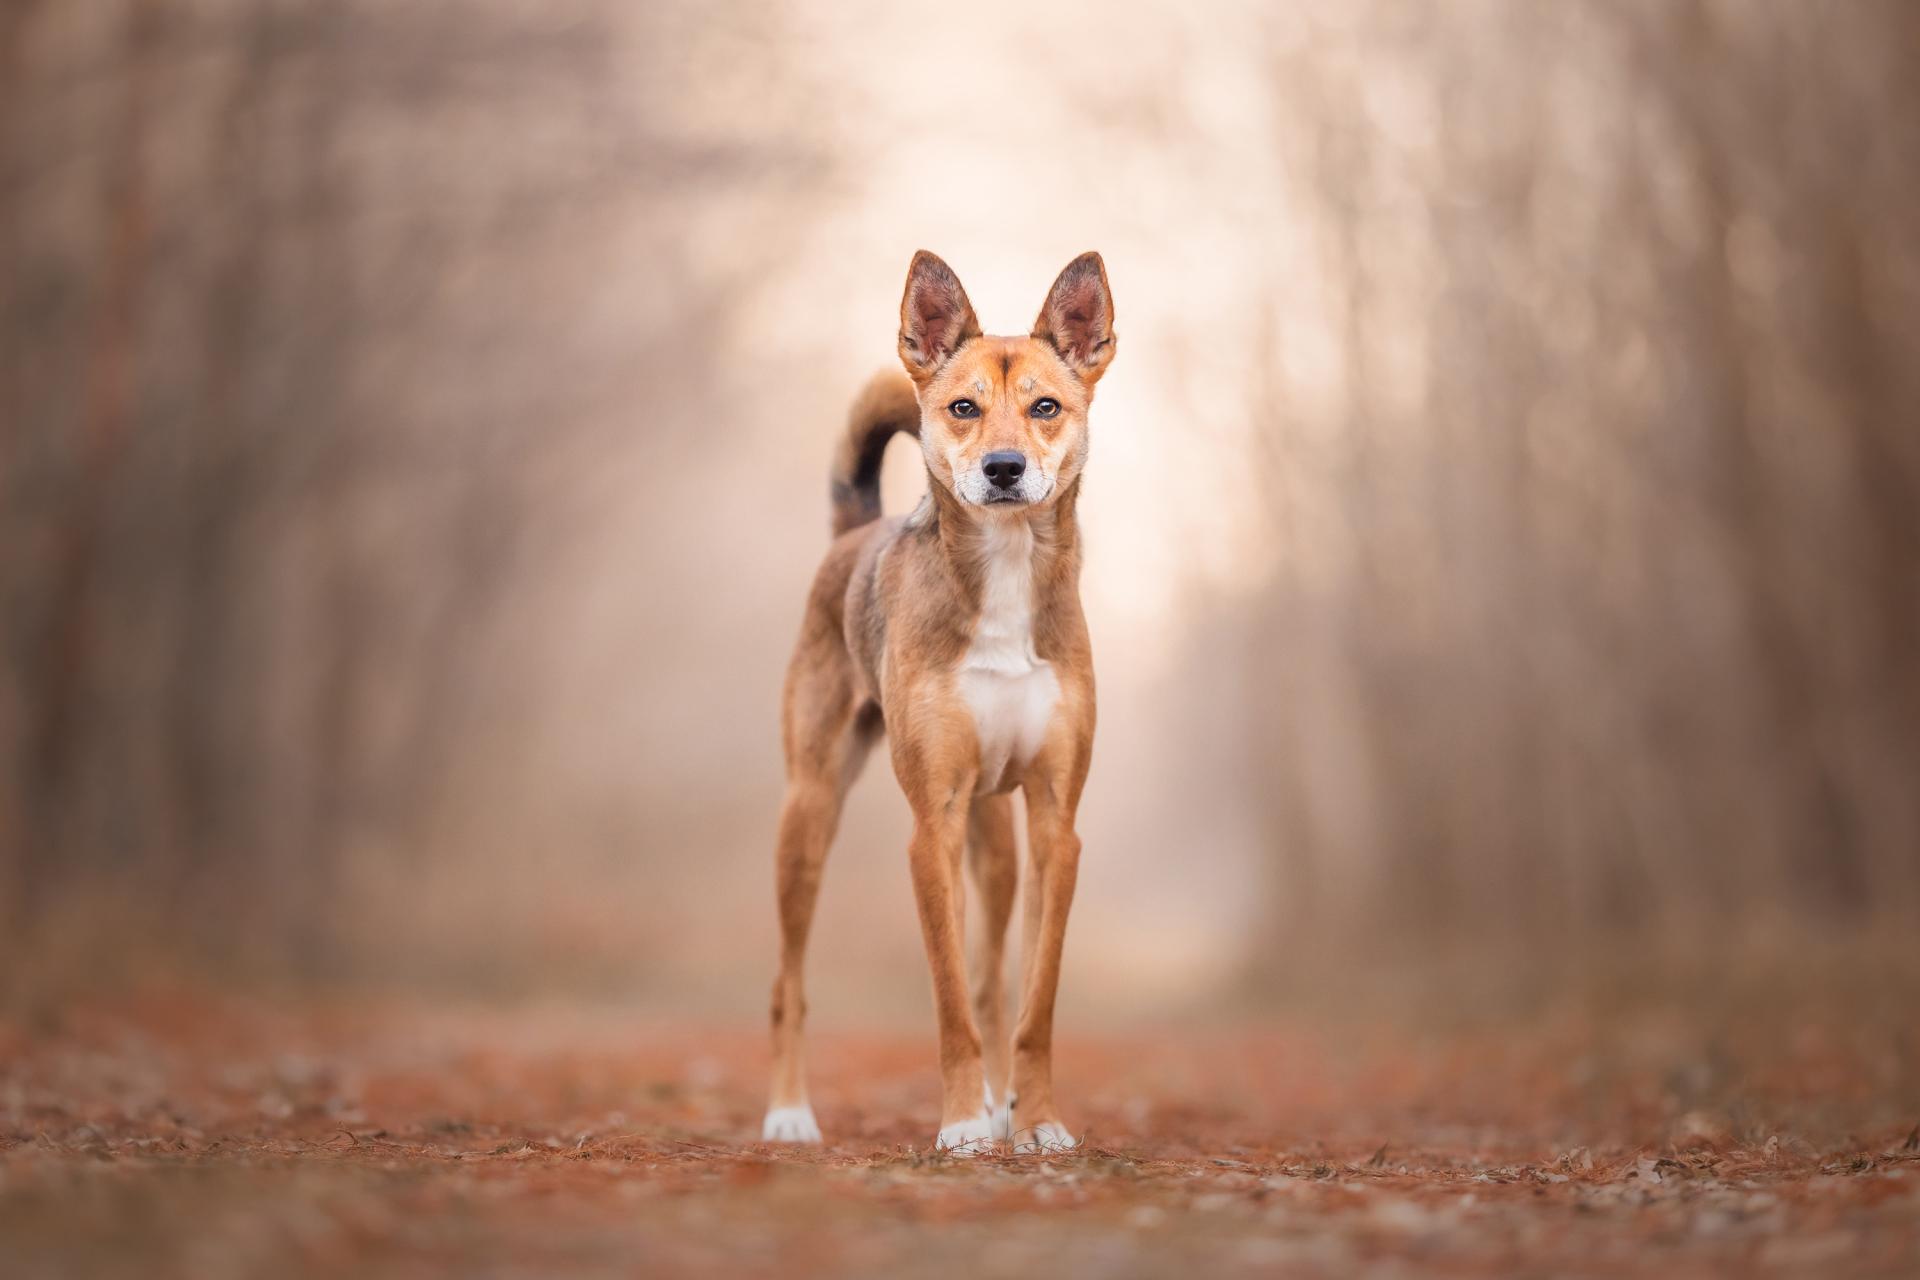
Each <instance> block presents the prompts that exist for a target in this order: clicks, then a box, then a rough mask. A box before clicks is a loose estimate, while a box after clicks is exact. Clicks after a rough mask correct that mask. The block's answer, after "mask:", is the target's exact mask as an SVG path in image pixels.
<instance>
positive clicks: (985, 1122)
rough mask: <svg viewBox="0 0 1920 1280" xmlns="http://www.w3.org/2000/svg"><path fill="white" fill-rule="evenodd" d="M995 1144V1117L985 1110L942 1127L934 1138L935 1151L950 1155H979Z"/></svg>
mask: <svg viewBox="0 0 1920 1280" xmlns="http://www.w3.org/2000/svg"><path fill="white" fill-rule="evenodd" d="M992 1145H993V1119H992V1117H991V1116H990V1115H989V1114H988V1113H987V1112H985V1111H982V1112H981V1113H980V1114H979V1115H977V1116H969V1117H967V1118H966V1119H965V1120H961V1121H958V1122H956V1123H954V1124H950V1125H945V1126H943V1127H942V1128H941V1130H940V1133H939V1136H937V1137H936V1138H934V1140H933V1149H934V1150H935V1151H944V1152H946V1153H947V1154H948V1155H950V1156H977V1155H979V1154H980V1153H981V1152H983V1151H985V1150H986V1149H987V1148H988V1147H990V1146H992Z"/></svg>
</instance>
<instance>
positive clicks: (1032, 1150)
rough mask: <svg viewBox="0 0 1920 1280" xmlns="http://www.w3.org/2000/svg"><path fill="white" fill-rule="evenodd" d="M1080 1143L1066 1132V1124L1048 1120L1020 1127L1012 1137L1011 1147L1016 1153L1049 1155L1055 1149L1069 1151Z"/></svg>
mask: <svg viewBox="0 0 1920 1280" xmlns="http://www.w3.org/2000/svg"><path fill="white" fill-rule="evenodd" d="M1079 1145H1080V1139H1078V1138H1076V1137H1074V1136H1073V1135H1072V1134H1070V1133H1068V1132H1067V1126H1065V1125H1063V1124H1061V1123H1059V1122H1058V1121H1056V1120H1048V1121H1046V1122H1045V1123H1043V1124H1037V1125H1034V1126H1033V1127H1032V1128H1030V1129H1022V1130H1021V1131H1020V1133H1019V1136H1018V1137H1016V1138H1015V1139H1014V1143H1013V1149H1014V1152H1015V1153H1016V1154H1018V1155H1035V1156H1037V1155H1049V1154H1052V1153H1053V1152H1056V1151H1071V1150H1073V1149H1074V1148H1075V1147H1077V1146H1079Z"/></svg>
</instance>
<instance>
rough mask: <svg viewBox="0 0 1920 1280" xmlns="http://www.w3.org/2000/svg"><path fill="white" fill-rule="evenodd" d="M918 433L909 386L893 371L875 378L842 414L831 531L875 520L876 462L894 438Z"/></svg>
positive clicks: (916, 412)
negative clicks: (843, 428) (844, 418)
mask: <svg viewBox="0 0 1920 1280" xmlns="http://www.w3.org/2000/svg"><path fill="white" fill-rule="evenodd" d="M898 431H904V432H906V433H907V434H908V435H914V436H917V435H919V434H920V402H919V401H918V400H916V399H915V398H914V394H913V383H911V382H909V381H908V380H907V375H906V374H904V373H901V372H900V371H899V370H897V369H888V370H883V371H881V372H880V373H876V374H875V375H874V376H873V378H872V380H871V381H869V382H868V383H867V385H866V386H865V387H864V388H863V389H862V390H861V392H860V394H859V395H858V396H856V397H855V398H854V401H853V407H852V408H851V409H849V410H848V411H847V430H846V433H845V434H844V435H842V436H841V437H840V445H839V447H838V448H836V449H835V450H834V451H833V472H832V475H831V477H830V478H831V481H832V485H831V488H830V490H829V492H830V494H831V495H832V503H833V532H834V536H835V537H838V536H839V535H840V534H843V533H845V532H846V531H847V530H849V529H858V528H859V527H860V526H861V525H863V524H866V523H868V522H870V521H873V520H878V519H879V518H880V460H881V459H882V458H884V457H885V456H886V453H887V442H888V441H889V440H891V439H893V436H894V433H895V432H898Z"/></svg>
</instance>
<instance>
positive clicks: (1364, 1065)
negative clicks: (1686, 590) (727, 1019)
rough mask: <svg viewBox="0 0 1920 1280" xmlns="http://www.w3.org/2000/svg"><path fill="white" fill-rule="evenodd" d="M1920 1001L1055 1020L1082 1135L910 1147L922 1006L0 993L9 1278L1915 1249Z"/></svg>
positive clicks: (922, 1133) (1804, 1260)
mask: <svg viewBox="0 0 1920 1280" xmlns="http://www.w3.org/2000/svg"><path fill="white" fill-rule="evenodd" d="M1917 1057H1920V1035H1917V1034H1916V1031H1915V1028H1913V1027H1910V1026H1886V1025H1879V1026H1876V1027H1874V1028H1872V1029H1863V1027H1862V1025H1861V1024H1860V1023H1859V1022H1858V1021H1857V1020H1849V1021H1847V1022H1845V1023H1841V1022H1839V1021H1837V1020H1833V1021H1827V1020H1823V1018H1822V1016H1821V1015H1820V1013H1819V1011H1817V1010H1816V1011H1814V1012H1812V1013H1810V1014H1808V1015H1806V1016H1803V1017H1795V1018H1770V1019H1765V1020H1762V1021H1761V1022H1759V1023H1756V1024H1754V1025H1753V1026H1750V1027H1747V1028H1745V1029H1742V1028H1740V1027H1737V1026H1734V1025H1732V1023H1731V1022H1726V1023H1722V1024H1721V1025H1717V1026H1716V1027H1714V1028H1713V1029H1712V1030H1708V1029H1705V1028H1702V1027H1700V1026H1698V1025H1696V1024H1695V1023H1694V1022H1692V1021H1689V1020H1686V1019H1682V1018H1678V1017H1672V1016H1660V1015H1655V1014H1651V1013H1643V1014H1639V1015H1634V1016H1624V1015H1623V1016H1619V1017H1610V1018H1608V1019H1605V1020H1603V1021H1596V1020H1594V1019H1592V1018H1587V1019H1584V1020H1583V1019H1579V1018H1571V1017H1566V1018H1554V1019H1549V1020H1547V1021H1545V1022H1541V1023H1535V1024H1529V1025H1515V1026H1507V1027H1503V1028H1499V1029H1490V1028H1484V1027H1483V1028H1477V1029H1470V1030H1469V1029H1456V1030H1452V1031H1448V1032H1445V1033H1441V1032H1420V1033H1416V1032H1412V1031H1407V1030H1404V1029H1401V1030H1396V1029H1394V1028H1392V1027H1389V1026H1383V1025H1367V1024H1366V1023H1364V1022H1359V1021H1354V1022H1351V1023H1348V1022H1339V1023H1335V1022H1329V1021H1328V1020H1326V1019H1319V1020H1316V1021H1313V1022H1311V1023H1307V1024H1303V1025H1280V1024H1274V1025H1262V1026H1260V1027H1258V1028H1257V1029H1248V1028H1246V1027H1217V1028H1211V1029H1199V1030H1196V1029H1192V1028H1187V1029H1174V1028H1167V1029H1165V1030H1162V1031H1157V1032H1153V1033H1142V1032H1130V1033H1128V1034H1126V1035H1118V1034H1109V1035H1104V1036H1100V1035H1086V1034H1070V1035H1068V1036H1067V1037H1066V1039H1065V1042H1064V1043H1063V1045H1062V1050H1061V1060H1060V1066H1059V1077H1060V1079H1059V1084H1060V1090H1061V1097H1062V1105H1063V1107H1064V1108H1065V1109H1066V1110H1067V1114H1068V1116H1069V1119H1070V1120H1075V1121H1077V1122H1078V1123H1079V1125H1080V1126H1081V1128H1082V1129H1083V1130H1084V1131H1085V1134H1086V1136H1087V1143H1086V1145H1085V1147H1084V1148H1083V1149H1082V1150H1081V1151H1078V1152H1075V1153H1073V1154H1070V1155H1055V1156H1047V1157H1036V1156H1013V1155H1010V1154H1009V1155H987V1156H981V1157H977V1158H974V1159H971V1160H963V1159H953V1158H947V1157H939V1156H933V1155H930V1154H929V1153H928V1152H927V1150H926V1146H927V1142H928V1139H929V1138H930V1137H931V1136H932V1132H933V1129H934V1127H935V1124H936V1120H937V1104H936V1100H935V1083H934V1071H933V1064H932V1041H931V1030H930V1029H929V1030H928V1031H926V1032H924V1033H918V1034H914V1033H908V1032H904V1031H902V1032H888V1033H885V1034H880V1033H875V1034H849V1033H846V1032H844V1031H841V1032H835V1031H833V1030H831V1029H829V1030H825V1031H823V1032H822V1034H820V1035H819V1036H818V1037H817V1039H816V1045H815V1052H814V1055H813V1064H814V1076H815V1090H814V1092H815V1102H816V1105H817V1109H818V1112H819V1116H820V1120H821V1124H822V1126H823V1127H824V1129H825V1130H826V1133H827V1139H828V1145H827V1146H826V1147H824V1148H822V1149H816V1150H803V1151H795V1150H780V1149H772V1148H768V1147H765V1146H761V1145H759V1144H758V1143H757V1142H755V1141H754V1140H753V1139H754V1138H755V1137H756V1136H757V1133H758V1122H759V1116H760V1109H761V1088H762V1083H763V1080H762V1077H763V1072H764V1069H765V1048H764V1043H763V1039H762V1037H761V1035H760V1034H759V1033H758V1032H757V1031H754V1030H749V1029H746V1028H727V1029H701V1028H695V1027H689V1026H684V1025H680V1026H662V1025H653V1024H648V1023H644V1022H638V1021H635V1020H633V1019H631V1018H628V1017H623V1016H621V1015H619V1014H617V1013H614V1012H610V1011H607V1010H604V1009H602V1010H573V1011H564V1012H563V1011H553V1010H545V1011H525V1010H522V1011H505V1010H498V1009H495V1010H460V1011H449V1010H447V1009H444V1008H424V1007H409V1006H405V1005H393V1004H385V1005H381V1006H379V1007H376V1008H366V1007H358V1008H349V1007H344V1006H340V1005H335V1006H332V1007H314V1006H309V1005H301V1006H299V1007H274V1006H272V1005H269V1004H265V1003H260V1002H250V1003H242V1002H235V1001H231V1000H221V1001H214V1000H208V999H204V998H193V999H188V998H185V997H182V996H178V995H173V996H166V997H158V996H148V997H145V998H142V999H140V1000H137V1001H127V1002H121V1003H118V1004H114V1005H100V1004H93V1005H89V1006H87V1007H86V1008H83V1009H75V1008H67V1009H63V1010H61V1011H58V1012H54V1013H48V1012H43V1013H41V1014H39V1015H35V1016H32V1017H25V1016H22V1017H16V1018H15V1019H13V1020H11V1021H9V1022H5V1023H0V1271H3V1272H4V1274H5V1275H7V1276H9V1277H15V1278H20V1277H29V1276H87V1275H109V1276H112V1275H140V1276H152V1275H179V1276H194V1277H222V1276H254V1275H273V1276H276V1277H290V1276H297V1275H305V1274H330V1273H336V1272H353V1273H355V1274H359V1275H375V1276H378V1275H405V1274H459V1275H498V1276H518V1275H538V1276H575V1275H579V1276H595V1275H636V1274H648V1275H680V1274H687V1275H692V1274H704V1275H748V1276H751V1275H779V1276H793V1275H815V1274H853V1275H889V1276H923V1275H926V1276H932V1275H945V1274H950V1273H951V1274H960V1273H964V1274H967V1275H973V1276H979V1275H1023V1276H1024V1275H1035V1274H1053V1275H1087V1276H1156V1275H1168V1274H1175V1275H1181V1274H1184V1275H1187V1276H1195V1275H1221V1274H1239V1273H1262V1274H1271V1273H1287V1274H1306V1275H1317V1274H1325V1275H1352V1274H1361V1273H1364V1274H1379V1275H1407V1274H1449V1275H1462V1274H1522V1275H1579V1274H1603V1273H1620V1272H1640V1271H1649V1270H1652V1269H1653V1268H1656V1267H1657V1268H1659V1269H1661V1270H1662V1271H1663V1272H1665V1273H1669V1274H1726V1275H1752V1274H1782V1275H1822V1276H1825V1275H1870V1274H1886V1275H1902V1274H1904V1275H1913V1274H1920V1128H1917V1127H1916V1124H1917V1122H1920V1101H1917V1095H1920V1085H1916V1074H1917V1073H1916V1069H1915V1068H1916V1058H1917Z"/></svg>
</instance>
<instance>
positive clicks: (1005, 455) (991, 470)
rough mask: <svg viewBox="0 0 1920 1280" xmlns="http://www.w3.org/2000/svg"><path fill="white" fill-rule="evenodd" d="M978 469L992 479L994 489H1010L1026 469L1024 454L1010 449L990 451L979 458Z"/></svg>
mask: <svg viewBox="0 0 1920 1280" xmlns="http://www.w3.org/2000/svg"><path fill="white" fill-rule="evenodd" d="M980 469H981V470H982V471H984V472H986V473H987V479H989V480H991V481H993V487H994V488H996V489H1011V488H1013V486H1014V485H1016V484H1018V483H1019V482H1020V477H1021V476H1022V475H1023V474H1025V472H1026V470H1027V459H1026V457H1025V455H1023V454H1018V453H1015V452H1014V451H1013V450H1011V449H1006V450H1003V451H1002V452H1000V453H990V454H988V455H987V456H986V457H984V458H982V459H981V460H980Z"/></svg>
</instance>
